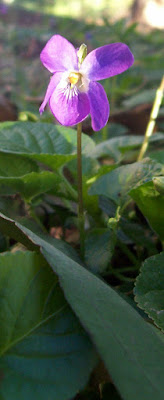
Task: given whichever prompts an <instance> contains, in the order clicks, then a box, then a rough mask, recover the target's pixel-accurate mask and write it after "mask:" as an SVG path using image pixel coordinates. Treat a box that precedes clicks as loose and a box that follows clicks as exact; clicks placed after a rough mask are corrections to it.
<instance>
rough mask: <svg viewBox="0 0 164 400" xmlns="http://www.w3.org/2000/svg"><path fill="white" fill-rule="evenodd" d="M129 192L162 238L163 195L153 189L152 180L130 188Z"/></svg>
mask: <svg viewBox="0 0 164 400" xmlns="http://www.w3.org/2000/svg"><path fill="white" fill-rule="evenodd" d="M156 179H157V178H156ZM129 194H130V195H131V197H132V198H133V199H134V200H135V202H136V203H137V205H138V207H139V208H140V210H141V211H142V213H143V214H144V216H145V217H146V218H147V219H148V221H149V223H150V225H151V226H152V228H153V229H154V230H155V231H156V232H157V233H158V235H159V236H160V237H161V239H162V240H164V207H163V204H164V196H163V195H161V194H160V193H159V191H157V190H156V189H155V187H154V184H153V182H152V181H150V182H146V183H144V184H140V186H138V187H137V188H136V189H135V188H134V189H132V190H131V191H130V193H129Z"/></svg>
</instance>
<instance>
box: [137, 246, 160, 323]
mask: <svg viewBox="0 0 164 400" xmlns="http://www.w3.org/2000/svg"><path fill="white" fill-rule="evenodd" d="M163 266H164V252H162V253H160V254H157V255H155V256H153V257H150V258H147V260H146V261H145V262H144V263H143V266H142V267H141V272H140V274H139V276H138V277H137V280H136V287H135V300H136V302H137V304H138V306H139V307H140V308H142V310H144V311H145V312H146V313H147V314H148V315H149V317H150V318H152V319H153V320H154V322H155V324H156V325H157V326H158V327H159V328H161V329H162V330H163V331H164V268H163Z"/></svg>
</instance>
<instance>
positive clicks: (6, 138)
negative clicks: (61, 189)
mask: <svg viewBox="0 0 164 400" xmlns="http://www.w3.org/2000/svg"><path fill="white" fill-rule="evenodd" d="M76 141H77V138H76V131H75V130H73V129H71V128H66V127H63V126H57V125H53V124H48V123H38V122H37V123H33V122H17V123H13V124H11V125H10V126H9V127H4V126H3V124H1V125H0V152H5V153H12V154H13V153H14V154H17V155H22V156H26V157H28V158H30V159H32V160H34V161H38V162H42V163H44V164H46V165H48V166H49V167H51V168H54V169H55V168H58V167H60V166H61V165H63V164H64V163H66V162H67V161H69V160H71V159H73V158H75V157H76V156H75V155H74V154H72V153H75V151H76ZM94 147H95V144H94V142H93V140H92V139H90V138H89V137H88V136H87V135H83V138H82V151H83V152H84V153H85V155H89V154H90V152H92V150H93V148H94Z"/></svg>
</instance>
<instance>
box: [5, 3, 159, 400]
mask: <svg viewBox="0 0 164 400" xmlns="http://www.w3.org/2000/svg"><path fill="white" fill-rule="evenodd" d="M18 3H19V4H20V6H21V7H22V6H23V4H22V2H20V0H17V1H15V2H14V7H12V6H10V7H8V14H6V15H5V16H4V21H5V22H4V21H3V16H2V21H1V23H0V31H1V37H2V38H3V40H2V43H1V58H2V60H5V62H4V63H3V62H2V66H1V67H2V68H1V93H2V97H3V93H4V96H5V98H7V97H8V98H9V94H10V93H11V103H14V105H15V104H16V106H17V108H18V110H17V112H18V119H19V120H21V121H26V122H8V121H7V122H4V123H0V212H1V213H2V214H4V215H2V214H1V218H0V327H1V329H0V349H1V357H0V399H3V400H11V399H13V400H15V399H18V400H26V399H29V398H30V399H32V400H33V399H34V398H35V399H37V400H45V399H46V398H47V399H48V400H55V399H57V400H62V399H63V400H67V399H68V400H70V399H72V400H73V399H74V400H75V398H76V399H78V400H100V398H101V399H102V400H107V399H111V400H114V399H120V398H122V399H123V400H132V399H133V400H147V399H149V400H154V399H157V400H163V392H164V384H163V372H164V361H163V360H164V342H163V329H164V322H163V279H164V278H163V258H164V256H163V253H161V254H158V253H159V251H161V250H162V245H163V240H164V228H163V227H164V212H163V204H164V192H163V186H164V182H163V179H164V178H163V175H164V172H163V164H164V151H163V146H164V135H163V128H164V125H163V115H164V114H163V111H162V108H161V112H160V114H159V116H158V117H159V118H158V119H157V122H156V131H155V134H154V135H153V136H152V137H151V138H150V143H149V147H148V150H147V153H146V155H148V157H149V158H146V159H144V160H143V161H141V162H136V160H137V157H138V154H139V150H140V146H141V145H142V142H143V133H144V130H145V123H146V120H147V118H148V111H147V110H149V109H151V104H152V102H153V100H154V96H155V93H156V89H157V88H158V87H159V84H160V80H161V77H162V75H163V66H164V63H163V60H162V56H163V54H162V49H163V47H162V46H163V34H162V32H160V31H159V30H153V32H151V31H150V32H149V33H145V32H144V34H143V33H142V32H140V31H139V30H138V29H136V24H131V25H128V26H127V23H126V21H125V20H124V19H121V20H118V21H115V22H113V21H112V22H110V20H109V18H108V16H107V13H106V12H105V16H104V14H103V13H102V14H101V20H100V19H99V21H101V24H99V23H98V24H97V20H96V13H97V11H96V10H97V6H96V8H95V10H94V16H92V18H93V22H91V23H89V22H88V20H87V21H85V20H84V19H83V20H82V19H81V20H79V18H78V20H75V19H72V16H73V14H72V13H76V12H77V10H76V7H74V6H73V8H70V5H69V6H68V5H64V10H66V8H67V9H68V8H69V9H70V10H71V18H64V17H63V14H62V18H58V17H57V13H58V12H61V11H60V10H62V13H63V6H62V5H57V3H55V4H52V3H54V2H53V0H52V1H51V0H49V1H48V2H47V4H46V5H45V4H43V3H45V2H44V1H43V0H38V2H26V5H27V7H33V8H36V7H37V6H38V5H37V3H38V4H39V3H40V5H41V6H43V7H41V8H42V11H43V9H44V10H45V9H46V11H47V12H48V10H50V9H51V11H53V12H54V10H55V18H54V16H53V13H52V12H51V13H50V15H48V14H47V15H46V16H44V15H43V14H38V15H37V14H34V13H32V12H31V13H30V14H26V13H25V11H23V12H22V10H21V9H19V10H17V8H16V7H15V6H16V4H18ZM27 3H28V4H27ZM34 3H35V4H34ZM50 3H51V4H50ZM60 3H61V2H60ZM83 3H84V4H83V7H82V8H81V12H82V15H84V14H85V12H84V10H85V6H86V1H85V2H83ZM63 4H64V3H63ZM84 5H85V6H84ZM88 7H90V6H87V10H88V11H89V13H88V12H87V16H88V15H90V16H91V14H90V9H89V8H88ZM52 8H53V10H52ZM69 12H70V11H69ZM24 13H25V14H24ZM39 13H40V9H39ZM78 14H79V10H78ZM26 17H27V19H29V18H30V24H29V22H28V24H27V23H26ZM37 18H38V20H37ZM99 18H100V14H99ZM33 19H34V20H33ZM20 21H21V24H20ZM28 21H29V20H28ZM38 21H39V23H38ZM99 21H98V22H99ZM6 22H7V23H6ZM26 24H27V25H26ZM57 32H58V33H60V34H61V35H63V36H65V37H67V39H68V40H70V41H72V43H73V44H74V45H75V47H76V48H78V47H79V46H80V45H81V43H86V44H87V46H88V49H89V51H91V50H92V49H94V48H96V47H99V46H102V45H105V44H108V43H109V40H110V43H112V42H124V43H126V44H128V45H129V47H130V49H131V50H132V52H133V54H134V57H135V63H134V66H133V68H131V69H130V70H128V71H127V72H125V73H124V74H121V75H118V76H117V77H113V78H111V79H110V80H106V81H105V82H102V84H103V85H104V88H105V91H106V93H107V96H108V98H109V102H110V109H111V119H110V121H109V124H107V125H106V127H105V128H104V129H103V130H102V131H101V132H96V133H94V135H93V132H92V130H91V127H90V119H89V118H88V119H86V121H84V123H83V127H84V131H85V132H87V133H88V135H84V134H83V135H82V142H83V144H82V152H83V154H82V161H83V198H84V209H85V235H86V236H85V246H86V250H85V259H84V260H82V259H81V258H80V256H79V237H78V228H77V227H78V223H77V179H78V178H77V167H76V147H77V146H76V132H75V130H74V129H71V128H66V127H61V126H58V125H56V122H55V124H54V117H53V116H52V115H51V114H50V112H49V111H48V110H47V111H45V113H44V115H43V116H41V117H39V111H38V109H39V104H40V103H41V101H42V99H43V96H44V93H45V90H46V86H47V83H46V82H48V79H49V73H47V71H45V69H44V68H42V67H41V64H40V60H39V53H40V51H41V49H42V48H43V47H44V44H45V43H46V42H47V40H48V39H49V38H50V37H51V36H52V35H53V34H54V33H57ZM109 38H110V39H109ZM8 91H9V92H10V93H8ZM145 104H146V106H145ZM2 105H3V104H2ZM47 108H48V107H47ZM129 109H130V112H128V110H129ZM133 117H134V121H133ZM124 124H125V125H124ZM136 133H139V135H136ZM90 135H92V138H91V137H89V136H90ZM43 232H44V234H43ZM49 233H50V235H49ZM52 236H55V238H54V237H52ZM58 237H60V238H61V239H62V240H58V239H57V238H58ZM66 241H68V242H69V243H71V246H70V245H69V244H68V243H66ZM22 244H23V245H24V246H25V248H23V249H22ZM18 249H19V251H17V250H18ZM15 251H17V252H16V253H15ZM3 252H5V253H3ZM152 255H153V257H151V258H150V256H152ZM141 265H143V266H142V267H141V272H139V271H140V266H141ZM58 280H59V281H58ZM135 282H136V286H135V299H136V303H135V302H134V299H133V289H134V285H135ZM141 309H142V310H141ZM147 315H148V316H149V317H150V318H151V321H150V319H148V317H147ZM150 322H151V324H150ZM153 324H155V325H157V327H158V328H160V330H159V329H157V328H156V327H155V326H153ZM97 351H98V353H99V356H100V358H101V360H102V362H104V364H105V366H106V367H107V371H106V372H105V373H104V372H103V374H101V373H100V372H99V373H98V376H97V377H95V375H96V371H97V368H96V369H95V370H94V371H93V374H92V376H91V379H89V377H90V374H91V372H92V370H93V368H94V366H95V363H96V361H97ZM111 381H112V382H114V385H115V387H114V385H113V384H111V383H109V382H111Z"/></svg>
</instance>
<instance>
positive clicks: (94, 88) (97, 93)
mask: <svg viewBox="0 0 164 400" xmlns="http://www.w3.org/2000/svg"><path fill="white" fill-rule="evenodd" d="M88 97H89V102H90V114H91V119H92V128H93V130H94V131H99V130H100V129H102V128H103V127H104V126H105V125H106V123H107V122H108V118H109V102H108V98H107V95H106V93H105V90H104V88H103V87H102V86H101V85H100V83H97V82H90V84H89V91H88Z"/></svg>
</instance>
